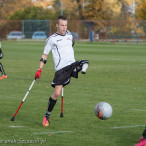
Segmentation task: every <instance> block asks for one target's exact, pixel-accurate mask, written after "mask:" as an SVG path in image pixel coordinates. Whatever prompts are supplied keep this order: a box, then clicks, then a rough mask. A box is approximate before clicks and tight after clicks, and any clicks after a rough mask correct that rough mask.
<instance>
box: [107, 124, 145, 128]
mask: <svg viewBox="0 0 146 146" xmlns="http://www.w3.org/2000/svg"><path fill="white" fill-rule="evenodd" d="M135 127H145V125H129V126H120V127H110V129H124V128H125V129H126V128H135Z"/></svg>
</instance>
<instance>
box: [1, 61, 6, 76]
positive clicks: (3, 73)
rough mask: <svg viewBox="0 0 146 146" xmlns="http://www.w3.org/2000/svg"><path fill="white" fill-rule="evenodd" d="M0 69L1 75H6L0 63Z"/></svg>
mask: <svg viewBox="0 0 146 146" xmlns="http://www.w3.org/2000/svg"><path fill="white" fill-rule="evenodd" d="M0 71H1V72H2V75H6V74H5V71H4V69H3V65H2V64H1V63H0Z"/></svg>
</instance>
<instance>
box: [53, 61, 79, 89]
mask: <svg viewBox="0 0 146 146" xmlns="http://www.w3.org/2000/svg"><path fill="white" fill-rule="evenodd" d="M78 66H80V61H76V62H74V63H72V64H71V65H69V66H66V67H64V68H62V69H60V70H58V71H56V72H55V76H54V79H53V81H52V84H51V86H52V87H55V86H56V85H63V87H64V86H66V85H67V84H69V83H70V78H71V77H74V78H78V72H79V71H80V70H81V69H80V68H78Z"/></svg>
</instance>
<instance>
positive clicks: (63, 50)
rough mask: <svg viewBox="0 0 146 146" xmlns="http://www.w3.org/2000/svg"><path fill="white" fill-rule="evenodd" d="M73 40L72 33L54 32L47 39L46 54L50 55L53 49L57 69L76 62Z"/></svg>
mask: <svg viewBox="0 0 146 146" xmlns="http://www.w3.org/2000/svg"><path fill="white" fill-rule="evenodd" d="M72 40H73V37H72V35H71V34H70V33H66V34H65V35H60V34H57V33H54V34H53V35H51V36H50V37H49V38H48V39H47V41H46V45H45V47H44V54H46V55H48V54H49V53H50V51H51V50H52V55H53V60H54V65H55V70H56V71H58V70H60V69H62V68H64V67H66V66H68V65H70V64H72V63H74V62H75V57H74V50H73V47H72Z"/></svg>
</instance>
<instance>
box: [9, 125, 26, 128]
mask: <svg viewBox="0 0 146 146" xmlns="http://www.w3.org/2000/svg"><path fill="white" fill-rule="evenodd" d="M9 127H11V128H21V127H24V126H14V125H12V126H9Z"/></svg>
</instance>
